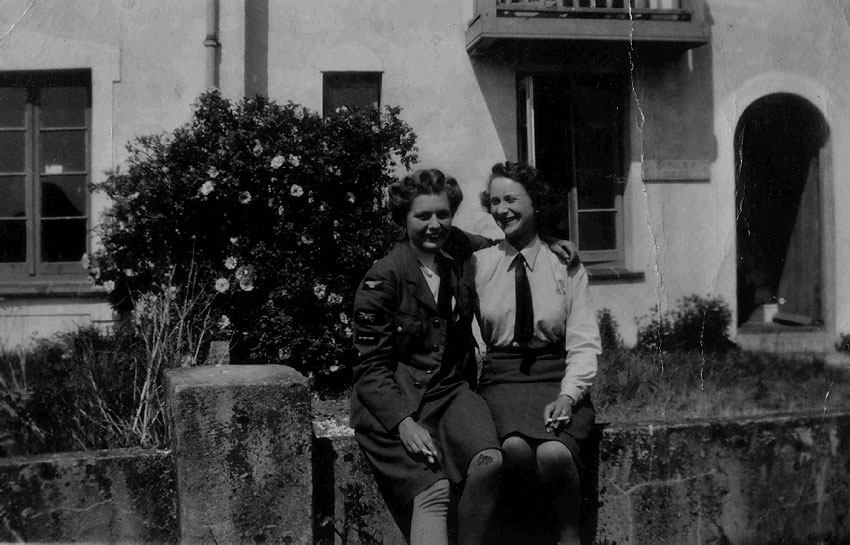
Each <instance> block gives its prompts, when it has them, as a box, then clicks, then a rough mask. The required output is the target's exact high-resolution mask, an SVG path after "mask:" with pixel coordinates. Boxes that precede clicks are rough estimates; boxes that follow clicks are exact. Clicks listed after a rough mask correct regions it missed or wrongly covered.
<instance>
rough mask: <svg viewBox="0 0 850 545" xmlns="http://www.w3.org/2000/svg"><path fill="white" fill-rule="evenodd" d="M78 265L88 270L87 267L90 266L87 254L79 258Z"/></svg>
mask: <svg viewBox="0 0 850 545" xmlns="http://www.w3.org/2000/svg"><path fill="white" fill-rule="evenodd" d="M80 265H82V267H83V268H84V269H88V268H89V265H91V260H90V259H89V254H83V257H81V258H80Z"/></svg>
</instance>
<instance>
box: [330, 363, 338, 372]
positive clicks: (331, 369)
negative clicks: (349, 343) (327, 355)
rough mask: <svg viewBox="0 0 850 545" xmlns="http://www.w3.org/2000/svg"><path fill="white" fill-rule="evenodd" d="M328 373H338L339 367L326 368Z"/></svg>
mask: <svg viewBox="0 0 850 545" xmlns="http://www.w3.org/2000/svg"><path fill="white" fill-rule="evenodd" d="M328 371H330V372H331V373H336V372H337V371H339V365H331V366H330V367H328Z"/></svg>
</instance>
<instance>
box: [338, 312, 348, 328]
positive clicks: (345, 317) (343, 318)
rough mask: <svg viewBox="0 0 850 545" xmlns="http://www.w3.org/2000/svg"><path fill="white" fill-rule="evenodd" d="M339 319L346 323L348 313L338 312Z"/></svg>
mask: <svg viewBox="0 0 850 545" xmlns="http://www.w3.org/2000/svg"><path fill="white" fill-rule="evenodd" d="M339 321H340V322H341V323H343V324H346V325H348V315H347V314H346V313H344V312H340V313H339Z"/></svg>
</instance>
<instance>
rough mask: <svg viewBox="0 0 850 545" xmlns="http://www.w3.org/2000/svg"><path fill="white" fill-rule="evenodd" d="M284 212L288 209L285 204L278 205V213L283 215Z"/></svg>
mask: <svg viewBox="0 0 850 545" xmlns="http://www.w3.org/2000/svg"><path fill="white" fill-rule="evenodd" d="M284 212H286V210H284V209H283V205H281V206H278V207H277V215H278V216H280V217H283V213H284Z"/></svg>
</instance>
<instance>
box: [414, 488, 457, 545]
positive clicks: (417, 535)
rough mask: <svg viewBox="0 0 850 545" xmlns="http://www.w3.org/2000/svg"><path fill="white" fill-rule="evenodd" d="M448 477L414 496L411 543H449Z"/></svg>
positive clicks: (438, 544)
mask: <svg viewBox="0 0 850 545" xmlns="http://www.w3.org/2000/svg"><path fill="white" fill-rule="evenodd" d="M450 492H451V490H450V487H449V481H448V479H440V480H439V481H437V482H435V483H434V484H432V485H431V486H429V487H428V488H426V489H425V490H423V491H422V492H420V493H419V494H417V495H416V497H415V498H413V518H412V520H411V522H410V545H449V532H448V525H447V519H448V513H449V502H450Z"/></svg>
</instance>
